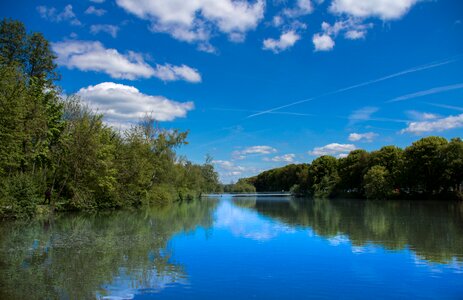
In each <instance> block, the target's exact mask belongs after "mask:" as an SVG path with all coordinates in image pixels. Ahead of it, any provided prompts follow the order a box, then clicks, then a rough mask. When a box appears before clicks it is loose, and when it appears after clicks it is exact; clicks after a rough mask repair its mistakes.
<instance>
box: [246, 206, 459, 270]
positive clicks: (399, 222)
mask: <svg viewBox="0 0 463 300" xmlns="http://www.w3.org/2000/svg"><path fill="white" fill-rule="evenodd" d="M241 202H244V199H243V200H241ZM254 203H255V205H254V209H256V210H257V211H258V212H260V213H262V214H264V215H267V216H270V217H272V218H275V219H278V220H280V221H282V222H284V223H286V224H289V225H293V226H294V225H297V226H308V227H311V228H312V229H313V230H314V231H315V232H316V233H317V234H319V235H321V236H324V237H333V236H336V235H338V234H345V235H348V236H349V239H350V240H351V242H352V244H353V245H356V246H363V245H365V244H368V243H374V244H379V245H382V246H384V247H385V248H386V249H392V250H399V249H403V248H405V247H409V248H410V249H411V250H413V251H415V252H416V254H417V255H419V256H420V257H422V258H424V259H426V260H428V261H432V262H449V261H451V260H452V259H454V258H455V259H457V260H458V261H463V203H454V202H448V203H435V202H424V203H420V202H416V201H415V202H407V201H357V200H355V201H352V200H302V199H292V200H291V201H287V202H284V201H265V200H258V201H255V202H254ZM237 205H239V206H242V207H250V205H249V204H248V205H244V204H240V203H237Z"/></svg>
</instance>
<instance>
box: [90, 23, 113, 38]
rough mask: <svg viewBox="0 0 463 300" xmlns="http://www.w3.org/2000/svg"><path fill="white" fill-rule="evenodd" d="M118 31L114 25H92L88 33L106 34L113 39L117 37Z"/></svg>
mask: <svg viewBox="0 0 463 300" xmlns="http://www.w3.org/2000/svg"><path fill="white" fill-rule="evenodd" d="M118 31H119V27H118V26H115V25H109V24H94V25H92V26H90V33H92V34H97V33H100V32H106V33H107V34H109V35H110V36H112V37H113V38H116V37H117V33H118Z"/></svg>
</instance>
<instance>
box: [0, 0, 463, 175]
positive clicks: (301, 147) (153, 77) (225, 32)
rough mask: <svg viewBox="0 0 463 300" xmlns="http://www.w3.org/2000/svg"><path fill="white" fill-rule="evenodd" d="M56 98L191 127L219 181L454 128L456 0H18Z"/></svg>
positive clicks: (462, 58)
mask: <svg viewBox="0 0 463 300" xmlns="http://www.w3.org/2000/svg"><path fill="white" fill-rule="evenodd" d="M0 8H1V11H2V14H3V17H8V18H13V19H19V20H21V21H23V22H24V23H25V24H26V26H27V28H28V29H29V30H31V31H40V32H43V34H44V35H45V37H46V38H47V39H49V40H50V41H52V42H53V49H54V51H55V52H56V53H57V56H58V60H57V62H58V64H59V66H60V67H59V71H60V72H61V74H62V80H61V81H60V82H59V84H60V85H61V86H62V87H63V92H64V93H65V94H73V93H77V94H78V95H80V96H81V97H83V98H84V100H85V101H86V102H87V103H89V105H91V106H92V107H94V108H95V109H98V110H99V111H102V112H105V113H106V115H107V119H106V120H107V122H108V123H109V124H111V125H113V126H116V127H117V128H126V127H128V126H130V124H133V123H134V122H136V121H137V120H138V118H139V117H140V116H142V115H143V114H144V113H145V112H151V113H152V115H153V116H154V117H155V118H157V119H158V120H159V121H160V123H161V126H163V127H166V128H179V129H182V130H190V134H189V138H188V141H189V144H188V145H187V146H185V147H183V148H182V149H181V150H180V151H179V152H180V154H181V155H185V156H187V157H188V158H189V159H191V160H192V161H194V162H203V161H204V158H205V155H206V154H210V155H212V157H213V158H214V160H215V163H216V167H217V170H218V171H219V172H220V174H221V179H222V181H223V182H230V181H232V180H236V179H237V178H240V177H245V176H250V175H255V174H257V173H258V172H260V171H262V170H266V169H270V168H273V167H277V166H283V165H285V164H288V163H293V162H310V161H312V160H313V159H314V158H316V157H317V156H319V155H323V154H331V155H334V156H343V155H346V153H348V152H349V151H350V150H353V149H356V148H363V149H367V150H374V149H377V148H379V147H381V146H384V145H389V144H395V145H398V146H406V145H408V144H410V143H411V142H412V141H414V140H416V139H418V138H420V137H422V136H428V135H441V136H444V137H447V138H452V137H461V136H462V133H463V2H461V1H459V0H434V1H431V0H429V1H427V0H422V1H420V0H358V1H353V0H324V1H323V0H294V1H290V0H286V1H285V0H267V1H265V0H247V1H245V0H241V1H234V0H194V1H193V0H191V1H190V0H188V1H187V0H151V1H150V0H92V1H86V0H80V1H72V0H55V1H50V0H36V1H27V0H17V1H2V3H1V4H0Z"/></svg>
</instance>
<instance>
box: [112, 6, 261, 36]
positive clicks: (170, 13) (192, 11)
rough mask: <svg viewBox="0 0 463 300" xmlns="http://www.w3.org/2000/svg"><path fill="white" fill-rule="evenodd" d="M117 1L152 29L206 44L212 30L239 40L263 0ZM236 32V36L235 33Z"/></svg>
mask: <svg viewBox="0 0 463 300" xmlns="http://www.w3.org/2000/svg"><path fill="white" fill-rule="evenodd" d="M116 3H117V5H119V6H120V7H122V8H123V9H124V10H126V11H127V12H129V13H131V14H134V15H135V16H137V17H139V18H141V19H145V20H148V21H150V22H151V29H152V30H153V31H155V32H165V33H168V34H170V35H171V36H172V37H174V38H175V39H178V40H182V41H186V42H199V43H200V45H201V44H204V42H205V43H206V44H207V43H208V41H209V39H210V38H211V35H212V34H213V31H219V32H222V33H225V34H227V35H229V36H230V37H232V40H233V41H237V40H243V39H244V36H245V35H246V33H247V32H248V31H249V30H252V29H255V28H256V27H257V25H258V24H259V22H260V20H261V19H262V18H263V16H264V8H265V1H264V0H257V1H254V2H252V3H250V2H248V1H246V0H240V1H233V0H196V1H183V0H157V1H151V0H116ZM238 36H240V38H239V39H237V37H238Z"/></svg>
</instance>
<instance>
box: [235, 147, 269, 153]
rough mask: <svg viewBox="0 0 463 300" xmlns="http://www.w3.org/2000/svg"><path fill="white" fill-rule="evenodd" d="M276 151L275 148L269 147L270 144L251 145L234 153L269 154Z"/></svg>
mask: <svg viewBox="0 0 463 300" xmlns="http://www.w3.org/2000/svg"><path fill="white" fill-rule="evenodd" d="M275 152H277V149H275V148H273V147H270V146H252V147H248V148H245V149H244V150H241V151H238V152H236V153H240V154H243V155H246V154H270V153H275Z"/></svg>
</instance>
